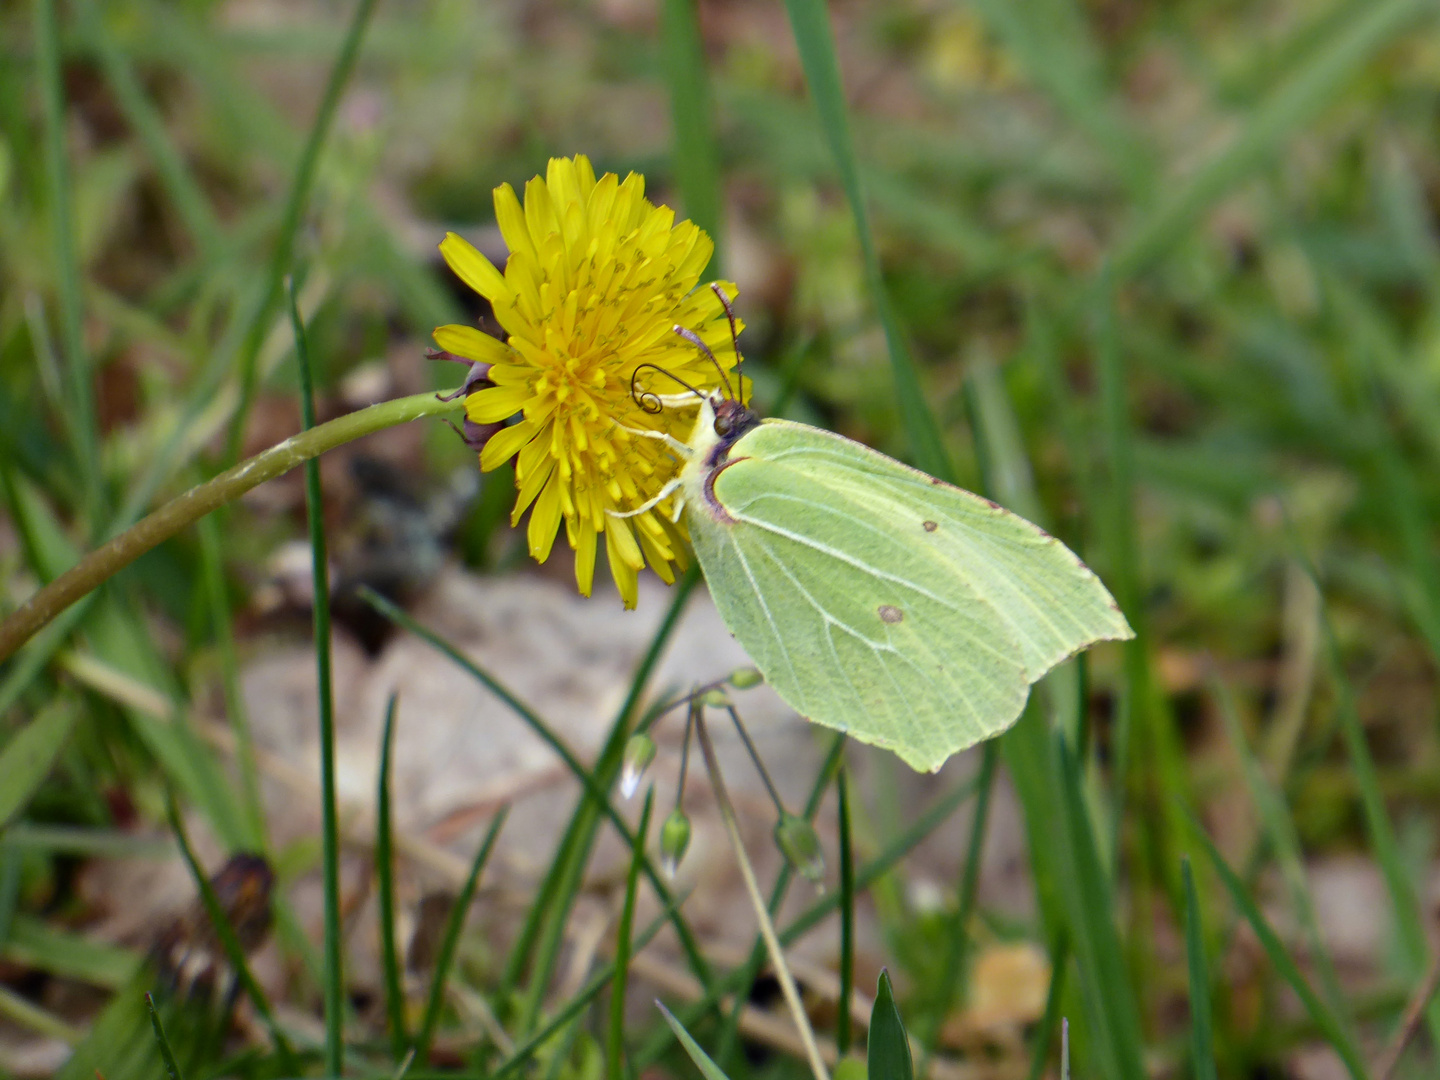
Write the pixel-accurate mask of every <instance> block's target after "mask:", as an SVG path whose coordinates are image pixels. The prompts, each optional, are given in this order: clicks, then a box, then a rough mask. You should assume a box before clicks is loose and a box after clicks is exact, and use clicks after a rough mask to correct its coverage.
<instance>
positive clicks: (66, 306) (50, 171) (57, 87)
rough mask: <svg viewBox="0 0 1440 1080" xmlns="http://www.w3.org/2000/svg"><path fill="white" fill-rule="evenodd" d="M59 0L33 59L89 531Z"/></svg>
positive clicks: (39, 3)
mask: <svg viewBox="0 0 1440 1080" xmlns="http://www.w3.org/2000/svg"><path fill="white" fill-rule="evenodd" d="M55 3H56V0H35V60H36V65H37V67H38V68H39V82H40V97H41V103H42V104H43V106H44V110H45V129H44V132H45V133H44V154H45V174H46V180H47V191H46V196H47V199H48V201H49V210H50V243H51V245H52V247H53V250H54V256H55V267H56V282H55V284H56V289H57V292H58V294H59V307H60V316H59V317H60V342H61V348H62V349H63V351H64V356H65V374H66V376H67V377H68V381H69V395H70V402H69V407H68V408H67V409H66V411H65V415H64V417H63V418H62V419H63V422H64V423H65V426H66V428H67V429H68V430H69V432H70V437H71V441H72V443H73V449H74V452H75V458H76V465H77V471H78V472H79V474H80V476H81V477H82V479H83V483H84V490H85V503H86V509H87V513H88V518H89V524H90V532H91V534H92V535H98V534H99V532H100V529H101V527H102V525H103V520H102V517H103V514H104V502H103V500H104V492H103V490H102V487H101V478H100V446H99V441H98V440H97V438H96V432H97V431H99V430H100V429H99V425H97V424H96V422H95V392H94V389H93V387H92V385H91V380H92V378H93V377H94V372H93V371H92V370H91V366H90V354H89V350H87V349H86V347H85V334H84V328H83V326H82V320H83V318H84V310H83V308H82V301H81V295H80V290H81V283H80V259H79V253H78V252H77V251H76V245H75V224H74V220H73V216H72V215H73V209H72V206H71V190H70V163H69V161H68V159H67V157H66V153H65V88H64V85H63V80H62V75H61V70H60V29H59V26H58V23H57V19H56V14H55Z"/></svg>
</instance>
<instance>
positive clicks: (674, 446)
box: [615, 424, 691, 461]
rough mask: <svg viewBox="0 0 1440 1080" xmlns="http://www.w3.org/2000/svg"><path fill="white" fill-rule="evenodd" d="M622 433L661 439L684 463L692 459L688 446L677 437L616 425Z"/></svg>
mask: <svg viewBox="0 0 1440 1080" xmlns="http://www.w3.org/2000/svg"><path fill="white" fill-rule="evenodd" d="M615 426H616V427H617V428H619V429H620V430H621V431H628V432H629V433H630V434H631V435H639V436H640V437H641V438H645V439H659V440H660V441H661V442H663V443H664V444H665V445H666V446H668V447H669V448H670V449H671V450H673V451H675V453H677V454H679V455H680V458H681V460H682V461H688V460H689V459H690V454H691V450H690V447H689V445H688V444H686V443H683V442H681V441H680V440H679V439H677V438H675V436H673V435H671V434H669V433H668V432H664V431H655V430H653V429H651V428H638V427H629V426H628V425H626V424H616V425H615Z"/></svg>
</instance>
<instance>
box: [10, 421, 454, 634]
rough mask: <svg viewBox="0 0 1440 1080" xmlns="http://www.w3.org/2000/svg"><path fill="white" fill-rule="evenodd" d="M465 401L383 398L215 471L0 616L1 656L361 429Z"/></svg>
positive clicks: (363, 432)
mask: <svg viewBox="0 0 1440 1080" xmlns="http://www.w3.org/2000/svg"><path fill="white" fill-rule="evenodd" d="M461 407H462V406H461V405H460V404H459V403H458V402H454V401H442V400H440V398H439V397H437V396H436V395H435V394H430V393H425V394H412V395H411V396H409V397H403V398H396V399H395V400H393V401H384V402H381V403H380V404H379V405H371V406H370V407H369V408H367V409H360V410H359V411H357V412H353V413H349V414H347V415H345V416H341V417H338V418H336V419H334V420H331V421H329V422H328V423H324V424H319V425H316V426H315V427H312V428H309V429H308V430H306V431H302V432H301V433H300V434H298V435H292V436H291V437H290V438H288V439H286V440H285V441H284V442H281V443H277V444H276V445H274V446H272V447H270V448H269V449H268V450H263V451H261V452H260V453H258V454H256V455H255V456H254V457H252V458H249V459H248V460H246V461H242V462H241V463H240V464H239V465H236V466H235V467H234V468H233V469H227V470H225V471H224V472H223V473H221V474H220V475H219V476H216V477H215V478H214V479H212V480H207V481H206V482H205V483H203V484H197V485H196V486H195V487H193V488H191V489H190V490H189V491H187V492H185V493H184V494H183V495H178V496H176V497H175V498H174V499H171V500H170V501H169V502H168V503H166V504H165V505H164V506H162V507H160V509H158V510H156V511H155V512H154V513H153V514H150V515H149V516H148V517H145V518H142V519H141V520H140V521H139V522H137V523H136V524H135V525H133V526H132V527H131V528H129V529H127V530H125V531H124V532H123V533H121V534H120V535H119V536H117V537H115V538H114V539H113V540H111V541H109V542H108V543H106V544H103V545H101V546H100V547H98V548H96V549H95V550H94V551H92V552H90V554H88V555H86V556H85V557H84V558H82V559H81V560H80V561H79V562H78V563H76V564H75V565H74V566H72V567H71V568H70V569H69V570H66V571H65V573H63V574H61V575H60V576H59V577H57V578H56V579H55V580H54V581H52V582H50V583H49V584H48V585H46V586H45V587H44V588H43V589H40V590H39V591H38V592H36V593H35V595H33V596H32V597H30V599H28V600H26V601H25V603H23V604H21V605H20V607H18V608H16V609H15V611H13V612H12V613H11V614H10V615H9V616H7V617H6V619H5V621H4V622H0V662H3V661H5V660H8V659H9V658H10V657H11V656H12V655H14V653H15V650H16V649H18V648H20V646H22V645H24V644H25V642H27V641H29V640H30V638H32V637H33V636H34V635H35V634H36V633H37V632H38V631H39V630H41V629H42V628H44V627H45V626H46V625H47V624H49V623H50V622H51V620H53V619H54V618H55V617H56V616H58V615H59V614H60V613H61V612H63V611H64V610H65V609H66V608H68V607H70V606H71V605H72V604H74V603H75V602H76V601H77V600H80V599H81V598H82V597H84V596H86V595H88V594H89V593H90V592H92V591H93V590H94V589H96V588H98V587H99V586H100V585H102V584H103V583H104V582H105V581H107V580H109V579H110V578H111V577H113V576H114V575H115V574H117V573H119V572H120V571H121V570H123V569H124V568H125V567H127V566H129V565H130V564H131V563H132V562H134V561H135V560H136V559H138V558H139V557H140V556H141V555H144V554H145V553H146V552H147V551H150V550H151V549H152V548H154V547H156V546H157V545H159V544H162V543H164V542H165V541H166V540H168V539H170V538H171V537H172V536H174V535H175V534H176V533H178V532H180V531H181V530H182V529H184V528H186V527H187V526H189V525H193V524H195V522H197V521H199V520H200V519H201V518H202V517H204V516H205V515H206V514H208V513H210V512H211V511H212V510H215V509H217V508H219V507H221V506H224V505H225V504H226V503H230V502H234V501H235V500H236V499H238V498H239V497H240V496H241V495H244V494H245V493H246V492H247V491H249V490H250V489H251V488H255V487H258V486H259V485H261V484H263V483H264V482H265V481H266V480H273V479H275V477H277V476H282V475H284V474H285V473H287V472H289V471H290V470H291V469H293V468H295V467H296V466H297V465H301V464H303V463H305V462H306V461H309V460H311V459H312V458H314V457H317V456H318V455H320V454H323V453H325V451H327V450H333V449H335V448H336V447H337V446H343V445H344V444H345V443H348V442H352V441H353V440H355V439H358V438H361V437H362V436H365V435H371V434H373V433H374V432H377V431H383V430H384V429H385V428H389V427H394V426H395V425H396V424H404V423H407V422H408V421H411V420H418V419H420V418H421V417H425V416H442V415H444V414H445V413H448V412H454V411H456V410H458V409H460V408H461Z"/></svg>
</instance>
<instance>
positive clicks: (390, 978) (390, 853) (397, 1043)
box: [375, 694, 414, 1061]
mask: <svg viewBox="0 0 1440 1080" xmlns="http://www.w3.org/2000/svg"><path fill="white" fill-rule="evenodd" d="M396 705H397V699H396V695H394V694H391V695H390V702H389V704H388V705H386V707H385V731H384V734H382V735H381V736H380V778H379V780H378V781H377V784H376V786H377V788H378V790H377V792H376V798H375V879H376V883H377V889H376V891H377V893H378V894H379V904H380V967H381V970H382V972H383V973H384V977H385V1015H386V1018H387V1020H388V1022H389V1025H390V1046H391V1049H392V1050H393V1051H394V1054H395V1058H396V1060H397V1061H398V1060H400V1059H402V1058H404V1056H405V1050H406V1047H407V1045H408V1044H409V1037H408V1036H407V1035H406V1031H405V990H404V987H403V985H402V984H401V980H400V951H399V946H398V944H397V942H396V939H395V850H394V841H395V831H394V827H393V825H392V824H391V819H390V764H391V752H392V751H393V750H394V747H395V711H396ZM410 1050H411V1052H412V1053H413V1051H414V1047H410Z"/></svg>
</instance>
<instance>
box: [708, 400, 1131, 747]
mask: <svg viewBox="0 0 1440 1080" xmlns="http://www.w3.org/2000/svg"><path fill="white" fill-rule="evenodd" d="M713 491H714V496H715V498H716V500H717V501H718V502H719V504H720V506H721V507H722V508H723V510H724V516H728V518H729V519H730V520H729V521H725V520H723V517H721V518H717V517H716V516H715V515H712V514H711V513H709V512H707V511H706V509H705V508H703V507H697V506H696V505H695V502H694V500H693V499H692V502H691V506H692V513H691V514H690V516H689V525H690V532H691V535H692V537H693V540H694V544H695V550H696V553H697V554H698V556H699V558H700V561H701V565H702V566H703V567H704V570H705V575H706V579H707V581H709V583H710V586H711V593H712V595H713V596H714V598H715V603H716V606H717V607H718V608H719V610H720V613H721V615H722V616H723V617H724V619H725V622H726V624H727V625H728V626H729V627H730V629H731V631H732V632H733V633H734V634H735V637H736V638H737V639H738V640H739V642H740V644H741V645H742V646H744V647H745V649H746V651H748V652H749V653H750V655H751V657H752V658H753V659H754V660H755V662H756V664H757V665H758V666H759V667H760V669H761V670H762V671H763V672H764V673H765V675H766V678H767V679H768V680H769V681H770V682H771V684H772V685H773V686H774V687H775V689H776V690H777V692H779V693H780V695H781V697H783V698H784V699H785V700H786V701H787V702H788V703H789V704H790V705H792V706H793V707H794V708H795V709H796V710H797V711H799V712H801V713H802V714H803V715H806V716H808V717H809V718H810V719H812V720H815V721H817V722H819V723H823V724H826V725H828V726H831V727H836V728H840V729H842V730H847V731H849V732H850V733H851V734H852V735H854V736H855V737H856V738H859V739H861V740H862V741H865V742H870V743H874V744H875V745H879V746H884V747H888V748H890V749H893V750H895V751H896V752H897V753H898V754H899V755H900V756H901V757H902V758H904V759H905V761H906V762H907V763H909V764H910V765H912V766H913V767H915V768H917V769H934V768H938V767H939V766H940V764H941V763H943V762H944V760H945V759H946V758H947V757H948V756H949V755H950V754H952V753H954V752H955V751H956V750H959V749H962V748H964V747H966V746H969V745H971V744H972V743H975V742H978V741H979V740H981V739H984V738H987V737H989V736H991V735H994V734H996V733H998V732H999V731H1002V730H1004V728H1006V727H1008V726H1009V725H1010V724H1011V723H1012V722H1013V721H1014V720H1015V718H1016V717H1017V716H1018V715H1019V713H1020V710H1021V708H1022V707H1023V705H1024V702H1025V697H1026V694H1027V692H1028V688H1029V685H1030V683H1031V682H1033V681H1034V680H1035V679H1036V678H1038V677H1039V676H1040V675H1041V674H1043V673H1044V671H1045V670H1047V669H1048V668H1049V667H1050V666H1052V665H1053V664H1054V663H1056V662H1057V661H1059V660H1061V659H1063V658H1064V657H1065V656H1068V655H1070V654H1071V653H1073V652H1075V651H1076V650H1078V649H1080V648H1083V647H1084V646H1085V645H1087V644H1089V643H1090V642H1092V641H1095V640H1097V639H1099V638H1104V637H1122V636H1128V632H1129V631H1128V627H1126V626H1125V622H1124V619H1123V618H1122V617H1121V616H1120V615H1119V613H1118V611H1116V610H1115V609H1114V606H1113V601H1112V600H1111V599H1110V596H1109V594H1108V593H1107V592H1106V591H1105V589H1104V587H1103V586H1101V585H1100V583H1099V582H1098V580H1097V579H1096V578H1095V577H1094V575H1093V574H1091V573H1090V571H1089V570H1087V569H1085V567H1084V566H1083V565H1082V564H1080V563H1079V560H1077V559H1076V558H1075V556H1074V555H1073V554H1072V553H1071V552H1069V551H1068V550H1067V549H1066V548H1065V547H1064V546H1063V545H1061V544H1059V543H1058V542H1057V541H1055V540H1053V539H1052V538H1050V537H1047V536H1046V535H1045V534H1044V533H1042V532H1041V531H1040V530H1039V529H1037V528H1035V527H1034V526H1032V525H1030V524H1029V523H1028V522H1025V521H1024V520H1023V519H1020V518H1017V517H1015V516H1014V515H1012V514H1009V513H1007V512H1005V511H1003V510H1001V509H999V508H998V507H994V506H993V505H992V504H989V503H987V502H986V501H985V500H983V499H980V498H978V497H977V496H974V495H971V494H969V493H968V492H964V491H961V490H960V489H958V488H954V487H951V486H949V485H943V484H940V483H938V482H937V481H933V480H932V479H931V478H930V477H928V476H926V475H925V474H923V473H919V472H916V471H915V470H913V469H910V468H908V467H906V466H904V465H901V464H900V463H899V462H896V461H893V460H892V459H890V458H887V457H885V456H884V455H882V454H878V453H876V452H875V451H873V450H870V449H868V448H867V447H864V446H862V445H861V444H859V443H855V442H852V441H850V440H848V439H844V438H842V437H840V436H836V435H832V434H830V433H828V432H824V431H821V430H819V429H816V428H810V427H806V426H804V425H799V424H792V423H788V422H786V421H774V420H769V421H766V422H764V423H763V424H761V425H760V426H759V427H758V428H756V429H755V430H753V431H751V432H750V433H748V434H747V435H745V436H744V437H743V438H742V439H741V440H740V441H739V442H738V443H736V444H735V446H734V447H733V448H731V452H730V454H729V462H728V464H727V465H726V466H725V467H724V468H723V469H721V470H720V471H719V472H718V473H716V474H715V476H714V484H713Z"/></svg>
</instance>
